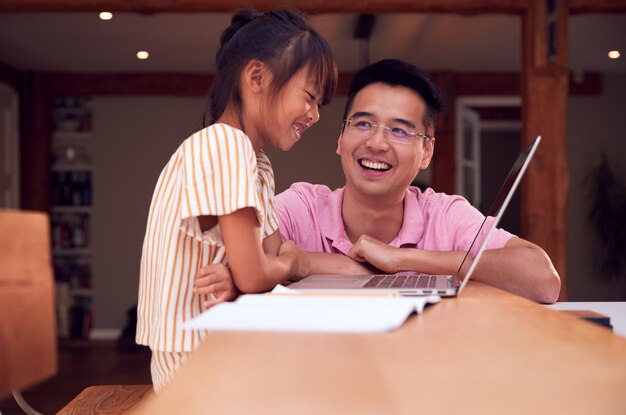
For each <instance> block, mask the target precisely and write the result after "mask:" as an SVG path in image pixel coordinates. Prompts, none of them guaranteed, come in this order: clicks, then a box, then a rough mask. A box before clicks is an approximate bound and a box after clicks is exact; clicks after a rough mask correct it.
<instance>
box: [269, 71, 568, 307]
mask: <svg viewBox="0 0 626 415" xmlns="http://www.w3.org/2000/svg"><path fill="white" fill-rule="evenodd" d="M440 109H441V102H440V98H439V92H438V91H437V88H436V87H435V86H434V85H433V83H432V81H431V80H430V79H429V78H428V77H427V76H426V75H425V74H424V73H423V72H422V71H420V70H419V69H418V68H416V67H414V66H413V65H410V64H407V63H404V62H401V61H398V60H383V61H381V62H378V63H375V64H373V65H370V66H368V67H366V68H364V69H362V70H360V71H359V72H358V73H357V74H356V75H355V78H354V80H353V81H352V83H351V85H350V89H349V91H348V101H347V104H346V109H345V112H344V119H345V122H344V125H343V128H342V130H341V134H340V136H339V140H338V145H337V154H338V155H339V156H340V158H341V164H342V168H343V171H344V174H345V177H346V184H345V187H343V188H341V189H337V190H335V191H331V190H330V189H329V188H328V187H326V186H321V185H312V184H308V183H296V184H294V185H292V187H291V188H290V189H288V190H286V191H285V192H283V193H282V194H280V195H278V196H277V197H276V208H277V211H278V216H279V221H280V226H279V230H280V233H281V235H282V237H283V240H286V241H293V242H294V243H295V244H296V245H297V246H298V247H299V248H301V249H302V250H304V251H307V252H309V254H308V255H307V257H308V261H307V262H308V269H306V270H305V273H307V274H323V273H363V272H367V269H366V268H364V265H363V264H371V265H372V266H373V267H375V268H378V269H380V270H381V271H384V272H388V273H394V272H398V271H406V270H412V271H420V272H425V273H430V274H454V273H455V272H456V271H457V268H458V266H459V264H460V263H461V261H462V259H463V256H464V254H465V252H466V251H467V249H468V247H469V245H470V244H471V242H472V239H473V238H474V236H475V235H476V232H477V231H478V228H479V227H480V224H481V223H482V221H483V219H484V216H483V215H482V214H481V213H480V212H478V211H477V210H476V209H474V208H473V207H472V206H471V205H470V204H469V203H468V202H467V201H466V200H465V199H464V198H462V197H459V196H449V195H446V194H443V193H436V192H434V191H433V190H432V189H428V190H426V191H425V192H421V191H420V190H419V189H418V188H416V187H412V186H410V183H411V182H412V181H413V179H414V177H415V176H416V175H417V174H418V172H419V171H420V170H424V169H426V168H427V167H428V165H429V164H430V160H431V159H432V157H433V153H434V147H435V138H434V133H435V123H436V119H437V114H438V112H439V111H440ZM481 237H484V235H481ZM476 245H479V244H476ZM487 248H488V249H487V250H486V251H485V253H484V255H483V257H482V258H481V261H480V263H479V264H478V266H477V268H476V271H475V274H474V276H473V277H472V278H474V279H475V280H477V281H482V282H485V283H487V284H490V285H493V286H496V287H499V288H502V289H504V290H507V291H510V292H513V293H516V294H519V295H522V296H524V297H527V298H530V299H533V300H535V301H539V302H543V303H551V302H554V301H556V299H557V298H558V295H559V290H560V285H561V284H560V279H559V276H558V274H557V272H556V270H555V269H554V267H553V265H552V263H551V261H550V259H549V258H548V256H547V255H546V253H545V252H544V251H543V250H542V249H541V248H539V247H538V246H536V245H534V244H532V243H530V242H528V241H525V240H523V239H521V238H518V237H516V236H514V235H512V234H510V233H508V232H506V231H504V230H501V229H497V230H496V231H494V234H493V236H492V238H491V240H490V242H489V244H488V247H487ZM473 249H474V250H477V249H478V248H477V246H475V247H474V248H473ZM472 254H475V252H472Z"/></svg>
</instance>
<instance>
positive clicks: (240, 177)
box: [136, 124, 278, 390]
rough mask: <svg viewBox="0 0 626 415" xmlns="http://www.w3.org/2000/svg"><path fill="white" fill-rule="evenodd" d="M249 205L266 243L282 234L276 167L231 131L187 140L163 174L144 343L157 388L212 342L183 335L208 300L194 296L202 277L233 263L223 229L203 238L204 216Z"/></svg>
mask: <svg viewBox="0 0 626 415" xmlns="http://www.w3.org/2000/svg"><path fill="white" fill-rule="evenodd" d="M244 207H253V208H255V210H256V213H257V218H258V221H259V225H260V230H261V231H260V232H259V234H260V236H261V238H262V239H264V238H265V237H267V236H269V235H271V234H272V233H274V232H275V231H276V230H277V229H278V218H277V216H276V211H275V208H274V173H273V171H272V166H271V164H270V161H269V159H268V158H267V156H266V155H265V153H264V152H263V151H259V152H258V153H255V151H254V149H253V148H252V144H251V142H250V139H249V138H248V137H247V136H246V134H245V133H243V132H242V131H240V130H238V129H235V128H233V127H230V126H229V125H226V124H213V125H211V126H209V127H207V128H204V129H203V130H200V131H198V132H196V133H195V134H193V135H192V136H191V137H189V138H188V139H186V140H185V141H184V142H183V143H182V144H181V146H180V147H179V148H178V150H177V151H176V152H175V153H174V155H173V156H172V157H171V159H170V160H169V162H168V163H167V165H166V166H165V168H164V169H163V171H162V172H161V175H160V176H159V180H158V182H157V184H156V189H155V191H154V195H153V197H152V203H151V205H150V213H149V216H148V224H147V228H146V235H145V238H144V242H143V249H142V255H141V270H140V281H139V304H138V322H137V338H136V340H137V343H139V344H144V345H147V346H149V347H150V348H151V350H152V353H153V354H152V365H151V372H152V380H153V384H154V388H155V390H159V389H160V388H161V387H162V386H163V385H164V384H165V383H167V382H168V381H169V380H170V379H171V377H172V375H173V373H174V372H175V371H176V370H177V369H178V367H179V366H180V365H181V364H182V363H183V362H184V360H185V359H186V357H187V354H188V353H189V352H191V351H193V350H194V349H195V348H196V347H197V346H198V344H199V342H200V341H201V340H202V339H203V338H204V336H205V333H201V332H195V331H193V332H192V331H183V330H182V329H181V325H182V323H183V322H184V321H186V320H189V319H190V318H193V317H195V316H197V315H198V314H200V313H201V312H202V311H204V306H203V302H204V301H206V300H207V298H206V296H204V297H205V298H201V296H198V295H196V294H194V292H193V282H194V278H195V275H196V272H197V271H198V269H199V268H200V267H202V266H204V265H207V264H210V263H218V262H224V261H225V259H224V258H225V256H224V252H225V247H224V244H223V242H222V238H221V235H220V231H219V226H215V227H213V228H212V229H211V230H209V231H206V232H204V234H203V232H202V231H201V229H200V224H199V222H198V219H197V217H198V216H203V215H206V216H220V215H226V214H229V213H232V212H234V211H236V210H238V209H241V208H244ZM262 239H261V240H262Z"/></svg>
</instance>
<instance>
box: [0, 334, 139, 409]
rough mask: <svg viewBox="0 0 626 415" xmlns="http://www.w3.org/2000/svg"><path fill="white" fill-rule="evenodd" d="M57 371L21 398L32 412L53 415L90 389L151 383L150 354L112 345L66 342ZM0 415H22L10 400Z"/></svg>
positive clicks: (1, 403)
mask: <svg viewBox="0 0 626 415" xmlns="http://www.w3.org/2000/svg"><path fill="white" fill-rule="evenodd" d="M58 357H59V371H58V374H57V375H56V376H55V377H53V378H52V379H50V380H47V381H45V382H43V383H41V384H39V385H37V386H35V387H33V388H31V389H29V390H26V391H22V395H23V396H24V398H25V399H26V401H27V402H28V403H29V404H30V406H32V407H33V409H35V410H37V411H39V412H41V413H43V414H53V413H56V412H57V411H59V410H60V409H61V408H63V406H65V405H66V404H67V403H68V402H70V401H71V400H72V399H73V398H74V397H76V395H78V394H79V393H80V392H81V391H82V390H83V389H85V388H86V387H88V386H93V385H113V384H146V383H150V352H149V351H147V350H146V349H139V350H130V351H124V352H120V351H118V349H117V343H116V342H114V341H86V340H68V341H61V342H60V343H59V356H58ZM0 411H1V412H2V415H22V414H23V412H22V411H21V409H20V408H19V407H18V406H17V404H16V403H15V401H14V400H13V398H8V399H4V400H2V401H0Z"/></svg>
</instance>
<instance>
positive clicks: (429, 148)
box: [420, 137, 435, 170]
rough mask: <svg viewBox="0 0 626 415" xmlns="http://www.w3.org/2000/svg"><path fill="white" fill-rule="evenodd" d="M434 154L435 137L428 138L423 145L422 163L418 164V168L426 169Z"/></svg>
mask: <svg viewBox="0 0 626 415" xmlns="http://www.w3.org/2000/svg"><path fill="white" fill-rule="evenodd" d="M434 154H435V137H433V138H431V139H430V140H428V141H427V142H426V144H425V146H424V155H423V156H422V164H421V165H420V170H426V169H427V168H428V166H429V165H430V160H432V158H433V155H434Z"/></svg>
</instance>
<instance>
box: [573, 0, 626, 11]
mask: <svg viewBox="0 0 626 415" xmlns="http://www.w3.org/2000/svg"><path fill="white" fill-rule="evenodd" d="M568 6H569V13H570V14H582V13H626V1H624V0H569V1H568Z"/></svg>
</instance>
